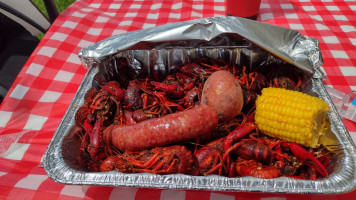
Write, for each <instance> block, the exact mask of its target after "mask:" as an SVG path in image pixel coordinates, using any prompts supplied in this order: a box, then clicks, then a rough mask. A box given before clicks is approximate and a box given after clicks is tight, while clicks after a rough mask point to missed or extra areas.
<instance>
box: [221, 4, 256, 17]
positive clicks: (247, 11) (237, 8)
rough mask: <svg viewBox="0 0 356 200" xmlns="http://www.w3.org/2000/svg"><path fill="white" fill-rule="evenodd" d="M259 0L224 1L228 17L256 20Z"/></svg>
mask: <svg viewBox="0 0 356 200" xmlns="http://www.w3.org/2000/svg"><path fill="white" fill-rule="evenodd" d="M260 4H261V0H226V11H227V15H228V16H236V17H244V18H247V19H253V20H256V19H257V15H258V11H259V10H260Z"/></svg>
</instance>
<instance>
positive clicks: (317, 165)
mask: <svg viewBox="0 0 356 200" xmlns="http://www.w3.org/2000/svg"><path fill="white" fill-rule="evenodd" d="M289 148H290V150H291V151H292V152H293V154H294V155H295V156H296V157H297V158H298V160H300V161H301V162H302V163H304V164H306V165H308V166H309V167H311V168H313V169H315V170H316V171H317V172H318V173H319V174H321V175H322V176H323V177H326V176H328V172H327V171H326V169H325V167H324V166H323V164H321V162H320V161H319V160H318V159H316V158H315V157H314V156H313V155H311V154H310V153H309V152H308V151H307V150H305V149H304V148H303V147H302V146H300V145H299V144H297V143H294V142H292V143H289Z"/></svg>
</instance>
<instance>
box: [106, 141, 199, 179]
mask: <svg viewBox="0 0 356 200" xmlns="http://www.w3.org/2000/svg"><path fill="white" fill-rule="evenodd" d="M195 165H196V160H195V157H194V156H193V154H192V152H191V151H190V150H188V149H187V148H186V147H185V146H179V145H174V146H169V147H156V148H154V149H151V150H143V151H138V152H131V151H125V152H124V153H123V154H118V155H114V156H110V157H108V158H107V159H105V160H104V161H103V162H102V163H101V165H100V171H102V172H103V171H111V170H116V171H119V172H124V173H136V172H150V173H155V174H172V173H183V174H191V175H197V173H196V172H197V171H196V166H195Z"/></svg>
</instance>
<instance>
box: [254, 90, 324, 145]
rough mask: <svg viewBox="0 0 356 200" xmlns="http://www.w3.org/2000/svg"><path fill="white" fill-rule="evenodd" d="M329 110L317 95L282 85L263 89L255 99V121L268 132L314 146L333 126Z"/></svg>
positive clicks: (273, 135) (268, 133) (290, 140)
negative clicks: (328, 113) (281, 86)
mask: <svg viewBox="0 0 356 200" xmlns="http://www.w3.org/2000/svg"><path fill="white" fill-rule="evenodd" d="M329 109H330V108H329V106H328V105H327V104H326V103H325V102H324V101H323V100H322V99H320V98H318V97H313V96H310V95H307V94H304V93H302V92H297V91H292V90H286V89H282V88H264V89H263V90H262V95H261V96H259V97H258V98H257V101H256V115H255V121H256V123H257V125H258V128H259V130H260V131H261V132H262V133H264V134H266V135H269V136H271V137H275V138H279V139H284V140H287V141H289V142H296V143H298V144H301V145H304V146H307V147H312V148H315V147H318V146H319V145H320V144H319V138H320V136H321V135H323V134H324V133H325V131H326V130H327V129H328V127H329V126H330V123H329V118H328V115H327V112H328V111H329Z"/></svg>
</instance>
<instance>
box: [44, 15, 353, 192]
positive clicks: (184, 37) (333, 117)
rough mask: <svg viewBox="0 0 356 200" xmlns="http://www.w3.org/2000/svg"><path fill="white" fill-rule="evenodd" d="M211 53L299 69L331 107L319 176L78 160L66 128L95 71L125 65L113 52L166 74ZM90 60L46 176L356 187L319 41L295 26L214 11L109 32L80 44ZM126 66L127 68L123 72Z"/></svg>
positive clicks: (192, 184) (136, 72)
mask: <svg viewBox="0 0 356 200" xmlns="http://www.w3.org/2000/svg"><path fill="white" fill-rule="evenodd" d="M201 56H210V57H213V58H221V59H224V60H228V61H233V62H235V63H238V64H243V65H246V66H248V67H250V68H254V67H262V66H266V65H267V66H270V67H273V66H276V65H292V66H294V67H295V69H296V70H298V71H301V72H302V73H304V74H305V77H306V79H305V80H304V83H303V84H304V87H303V92H305V93H308V94H311V95H315V96H319V97H321V98H322V99H324V100H325V101H326V103H328V104H329V105H330V107H331V111H330V113H329V117H330V121H331V129H332V131H333V133H334V134H335V136H336V137H337V140H338V142H339V144H340V147H341V148H342V153H341V154H339V156H337V157H336V158H334V160H333V162H332V163H331V164H330V165H329V166H328V168H327V170H328V171H329V172H330V175H329V176H328V177H327V178H324V179H320V180H315V181H312V180H296V179H291V178H286V177H280V178H276V179H260V178H254V177H237V178H227V177H222V176H217V175H210V176H189V175H183V174H170V175H155V174H150V173H137V174H125V173H120V172H116V171H110V172H87V171H85V170H84V169H82V168H81V167H80V165H79V164H78V163H77V156H78V150H79V148H80V143H79V142H78V140H77V139H76V138H77V137H75V135H74V134H73V132H72V131H71V128H72V127H73V125H74V123H75V122H74V116H75V113H76V111H77V109H78V108H79V107H80V106H81V105H83V101H84V95H85V93H86V91H87V90H88V89H89V88H91V87H96V79H95V76H96V75H97V74H105V77H106V79H107V80H109V79H115V77H116V78H117V77H119V78H117V79H120V77H121V75H122V74H123V73H124V72H123V70H120V69H117V60H118V59H119V58H125V59H127V60H128V61H129V63H130V66H129V69H130V70H128V71H129V72H130V73H128V75H127V74H126V75H127V77H129V78H131V79H134V78H137V77H145V76H146V77H147V76H152V75H153V74H155V75H157V74H158V75H159V76H160V77H164V76H165V75H167V74H169V73H173V72H174V71H175V70H176V69H177V67H179V65H181V64H183V63H185V62H187V61H188V60H189V59H194V58H198V57H201ZM79 57H80V58H81V60H82V61H83V64H84V65H85V66H87V67H88V72H87V74H86V76H85V77H84V79H83V81H82V84H81V85H80V87H79V89H78V91H77V93H76V95H75V97H74V98H73V100H72V102H71V104H70V106H69V108H68V110H67V112H66V113H65V115H64V117H63V119H62V121H61V123H60V125H59V127H58V129H57V131H56V132H55V134H54V136H53V138H52V140H51V142H50V144H49V146H48V148H47V151H46V153H45V157H44V161H43V162H44V167H45V170H46V172H47V174H48V176H49V177H50V178H52V179H53V180H54V181H56V182H59V183H63V184H78V185H102V186H130V187H147V188H170V189H189V190H212V191H251V192H275V193H315V194H317V193H319V194H334V193H345V192H349V191H351V190H353V189H355V188H356V157H355V155H356V154H355V150H356V147H355V144H354V143H353V141H352V139H351V137H350V135H349V133H348V131H347V130H346V128H345V125H344V124H343V122H342V120H341V118H340V116H339V115H338V113H337V111H336V109H335V106H334V105H333V103H332V101H331V98H330V97H329V95H328V93H327V91H326V89H325V87H324V85H323V83H322V80H323V77H324V76H323V73H322V71H321V70H320V66H321V65H322V63H323V61H322V56H321V52H320V49H319V48H318V42H317V41H316V40H315V39H313V38H305V37H304V36H302V35H300V34H299V33H298V32H297V31H294V30H290V29H285V28H281V27H276V26H272V25H268V24H263V23H260V22H256V21H251V20H246V19H242V18H235V17H215V18H205V19H199V20H192V21H187V22H180V23H174V24H167V25H163V26H159V27H155V28H152V29H146V30H139V31H134V32H131V33H127V34H123V35H119V36H113V37H111V38H108V39H106V40H103V41H100V42H98V43H97V44H94V45H91V46H88V47H86V48H83V49H82V50H81V51H80V52H79ZM126 72H127V70H125V73H126Z"/></svg>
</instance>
